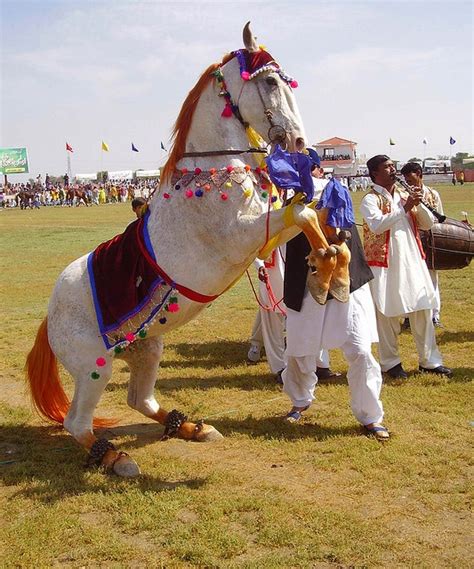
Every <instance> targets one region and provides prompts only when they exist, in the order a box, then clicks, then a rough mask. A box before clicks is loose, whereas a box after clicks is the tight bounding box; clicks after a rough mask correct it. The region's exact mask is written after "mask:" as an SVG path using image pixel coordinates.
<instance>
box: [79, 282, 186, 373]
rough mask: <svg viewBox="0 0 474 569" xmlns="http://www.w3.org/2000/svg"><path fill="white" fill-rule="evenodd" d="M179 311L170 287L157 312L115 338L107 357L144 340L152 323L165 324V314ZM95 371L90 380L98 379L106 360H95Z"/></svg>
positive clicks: (174, 293) (176, 296) (102, 358)
mask: <svg viewBox="0 0 474 569" xmlns="http://www.w3.org/2000/svg"><path fill="white" fill-rule="evenodd" d="M179 310H180V306H179V300H178V295H177V291H176V290H175V289H173V288H171V287H170V290H169V293H168V294H166V295H165V297H164V301H163V302H162V304H161V306H160V307H159V310H158V311H157V312H156V313H155V314H154V315H153V316H152V317H151V318H149V319H148V320H145V322H144V323H142V324H141V325H140V326H139V327H138V329H137V330H136V331H135V332H127V333H126V334H124V335H123V336H121V337H117V338H116V343H115V345H114V346H112V348H110V349H109V350H108V351H107V354H108V355H109V356H112V357H114V356H116V355H118V354H121V353H123V352H124V351H125V350H126V349H127V348H128V347H129V346H131V345H133V344H134V343H135V342H136V341H137V340H144V339H145V338H146V337H147V336H148V328H150V326H152V324H153V323H154V321H155V320H156V319H157V318H158V322H159V323H160V324H161V325H164V324H166V323H167V321H168V319H167V317H166V316H165V314H166V313H167V312H170V313H176V312H178V311H179ZM95 365H96V367H95V370H94V371H92V372H91V374H90V378H91V379H92V380H94V381H97V380H98V379H100V370H101V369H102V368H103V367H105V366H106V365H107V358H106V357H104V356H99V357H98V358H97V359H96V360H95Z"/></svg>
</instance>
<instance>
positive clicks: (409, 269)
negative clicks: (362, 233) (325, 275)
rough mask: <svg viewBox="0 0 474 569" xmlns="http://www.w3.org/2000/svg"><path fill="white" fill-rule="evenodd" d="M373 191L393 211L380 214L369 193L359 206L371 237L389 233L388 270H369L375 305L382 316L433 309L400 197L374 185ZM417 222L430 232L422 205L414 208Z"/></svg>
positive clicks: (432, 297)
mask: <svg viewBox="0 0 474 569" xmlns="http://www.w3.org/2000/svg"><path fill="white" fill-rule="evenodd" d="M374 189H375V191H376V192H378V193H380V194H381V195H383V196H384V197H385V198H387V199H388V200H389V201H390V203H391V204H392V211H391V212H390V213H386V214H383V213H382V211H381V209H380V207H379V200H378V198H377V196H376V195H374V194H370V193H369V194H367V195H366V196H365V197H364V198H363V200H362V203H361V206H360V211H361V213H362V216H363V218H364V219H365V221H366V223H367V225H368V226H369V229H370V230H371V231H372V232H373V233H375V234H381V233H383V232H385V231H387V230H390V240H389V249H388V267H371V269H372V272H373V274H374V280H373V281H371V283H370V288H371V290H372V296H373V299H374V302H375V305H376V307H377V309H378V310H379V311H380V312H381V313H382V314H384V315H385V316H401V315H404V314H408V313H410V312H416V311H418V310H428V309H432V308H433V307H434V306H435V291H434V288H433V283H432V280H431V278H430V275H429V272H428V268H427V266H426V263H425V261H424V260H423V259H422V257H421V253H420V250H419V248H418V245H417V242H416V239H415V234H414V232H413V228H412V223H411V220H410V216H409V214H408V213H406V212H405V210H404V209H403V203H402V200H401V197H400V194H399V193H398V192H397V191H395V192H394V195H393V197H392V196H391V194H390V193H389V192H388V191H387V190H386V189H385V188H383V187H381V186H379V185H377V184H374ZM416 219H417V222H418V226H419V228H420V229H430V228H431V227H432V225H433V218H432V217H431V214H430V212H429V211H428V210H427V209H426V208H425V207H424V206H422V205H419V206H417V213H416Z"/></svg>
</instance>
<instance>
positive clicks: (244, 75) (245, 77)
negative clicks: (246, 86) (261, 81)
mask: <svg viewBox="0 0 474 569" xmlns="http://www.w3.org/2000/svg"><path fill="white" fill-rule="evenodd" d="M240 76H241V77H242V79H243V80H244V81H249V80H250V73H249V72H248V71H242V73H241V74H240Z"/></svg>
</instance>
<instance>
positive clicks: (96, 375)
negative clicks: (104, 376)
mask: <svg viewBox="0 0 474 569" xmlns="http://www.w3.org/2000/svg"><path fill="white" fill-rule="evenodd" d="M99 377H100V373H97V372H96V371H93V372H92V373H91V379H99Z"/></svg>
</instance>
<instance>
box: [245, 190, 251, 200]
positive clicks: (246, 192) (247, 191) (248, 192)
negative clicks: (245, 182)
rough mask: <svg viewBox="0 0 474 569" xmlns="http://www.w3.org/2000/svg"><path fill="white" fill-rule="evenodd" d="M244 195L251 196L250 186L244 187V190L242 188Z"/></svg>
mask: <svg viewBox="0 0 474 569" xmlns="http://www.w3.org/2000/svg"><path fill="white" fill-rule="evenodd" d="M244 196H245V197H246V198H250V197H252V190H251V189H250V188H247V189H245V190H244Z"/></svg>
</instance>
